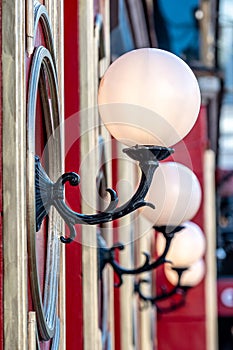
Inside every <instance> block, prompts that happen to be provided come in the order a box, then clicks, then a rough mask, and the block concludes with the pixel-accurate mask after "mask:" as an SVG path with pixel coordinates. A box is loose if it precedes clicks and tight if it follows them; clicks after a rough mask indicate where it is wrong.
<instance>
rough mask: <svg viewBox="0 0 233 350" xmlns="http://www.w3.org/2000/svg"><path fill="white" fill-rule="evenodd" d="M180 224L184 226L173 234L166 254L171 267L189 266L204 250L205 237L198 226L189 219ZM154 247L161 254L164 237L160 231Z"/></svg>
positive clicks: (200, 256) (199, 257)
mask: <svg viewBox="0 0 233 350" xmlns="http://www.w3.org/2000/svg"><path fill="white" fill-rule="evenodd" d="M182 226H184V228H183V229H182V230H181V231H179V232H177V233H176V234H175V236H174V238H173V239H172V242H171V245H170V248H169V251H168V253H167V256H166V259H167V260H169V261H171V262H172V266H173V267H189V266H190V265H192V264H193V263H194V262H196V261H197V260H199V259H201V258H202V256H203V255H204V252H205V237H204V234H203V232H202V230H201V229H200V227H199V226H198V225H196V224H195V223H193V222H191V221H188V222H185V223H183V224H182ZM156 247H157V252H158V254H159V255H161V254H162V252H163V250H164V247H165V238H164V236H163V235H162V234H161V233H159V234H158V237H157V242H156Z"/></svg>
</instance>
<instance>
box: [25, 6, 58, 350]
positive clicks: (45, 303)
mask: <svg viewBox="0 0 233 350" xmlns="http://www.w3.org/2000/svg"><path fill="white" fill-rule="evenodd" d="M40 13H41V11H38V12H37V15H39V14H40ZM42 13H43V18H45V11H44V9H43V11H42ZM38 22H39V19H37V21H36V23H37V24H38ZM47 31H48V32H49V28H47ZM48 38H49V37H48ZM51 45H52V43H51ZM47 84H48V86H49V89H50V97H51V101H52V104H51V106H49V101H48V97H47V90H46V85H47ZM38 91H39V92H40V95H41V100H42V106H43V113H44V119H45V125H46V135H47V139H49V138H50V136H51V135H53V134H54V130H55V129H56V128H57V127H58V126H59V125H60V122H61V121H60V114H59V99H58V87H57V73H56V68H55V62H54V60H53V57H52V56H51V54H50V52H49V50H48V49H46V48H45V47H43V46H40V47H37V48H36V49H35V52H34V55H33V61H32V65H31V71H30V79H29V89H28V105H27V113H28V121H27V132H28V135H27V147H28V153H27V190H28V193H27V203H28V204H27V212H28V223H27V225H28V254H29V268H30V282H31V291H32V301H33V306H34V309H35V311H36V315H37V324H38V329H39V335H40V339H43V340H49V339H52V338H54V336H55V335H56V333H57V331H56V320H57V298H58V275H59V258H60V244H59V243H60V242H59V239H58V237H59V235H60V228H58V225H59V221H57V218H56V215H57V213H56V212H55V211H54V210H53V211H52V212H51V217H50V220H49V223H48V232H47V251H46V264H45V265H46V266H45V282H44V285H45V287H44V290H43V291H42V290H41V287H40V281H39V274H38V261H37V243H36V228H35V211H36V210H35V207H36V205H35V197H36V194H35V177H34V167H35V165H34V154H35V135H36V101H37V95H38ZM50 109H52V113H51V110H50ZM60 145H61V138H60V136H59V137H58V136H57V139H56V140H54V141H52V142H51V144H50V146H49V149H48V155H49V157H50V158H52V159H53V161H52V162H51V164H50V167H49V171H50V173H52V174H53V176H54V175H55V176H56V172H57V170H59V169H61V159H60V155H61V149H60ZM57 168H58V169H57ZM58 327H59V326H58ZM56 342H57V341H56ZM54 344H55V343H54ZM56 348H57V346H56Z"/></svg>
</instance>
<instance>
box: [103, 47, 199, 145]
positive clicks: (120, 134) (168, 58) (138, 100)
mask: <svg viewBox="0 0 233 350" xmlns="http://www.w3.org/2000/svg"><path fill="white" fill-rule="evenodd" d="M98 106H99V113H100V116H101V118H102V120H103V123H104V124H105V126H106V128H107V129H108V130H109V132H110V133H111V134H112V136H113V137H114V138H116V139H117V140H118V141H120V142H121V143H123V144H125V145H127V146H134V145H136V144H138V145H157V146H163V147H169V146H171V145H174V144H176V143H177V142H179V141H180V140H181V139H182V138H183V137H184V136H185V135H187V134H188V132H189V131H190V130H191V128H192V127H193V125H194V123H195V121H196V119H197V116H198V113H199V109H200V90H199V86H198V82H197V79H196V78H195V76H194V74H193V72H192V70H191V69H190V68H189V66H188V65H187V64H186V63H185V62H184V61H183V60H182V59H180V58H179V57H177V56H176V55H174V54H172V53H170V52H168V51H164V50H160V49H156V48H142V49H137V50H133V51H130V52H128V53H126V54H124V55H122V56H120V57H119V58H118V59H116V60H115V61H114V62H113V63H112V64H111V65H110V66H109V68H108V69H107V71H106V72H105V74H104V76H103V78H102V80H101V82H100V86H99V94H98Z"/></svg>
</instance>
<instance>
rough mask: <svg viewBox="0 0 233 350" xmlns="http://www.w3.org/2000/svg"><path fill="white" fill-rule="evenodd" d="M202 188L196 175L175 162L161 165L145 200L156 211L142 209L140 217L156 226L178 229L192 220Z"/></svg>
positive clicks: (198, 205) (146, 208)
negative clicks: (152, 205) (183, 223)
mask: <svg viewBox="0 0 233 350" xmlns="http://www.w3.org/2000/svg"><path fill="white" fill-rule="evenodd" d="M201 197H202V193H201V186H200V183H199V181H198V178H197V177H196V175H195V174H194V173H193V172H192V171H191V170H190V169H189V168H187V167H186V166H184V165H182V164H180V163H176V162H166V163H160V165H159V167H158V168H157V170H156V172H155V174H154V177H153V180H152V183H151V186H150V190H149V192H148V193H147V196H146V198H145V199H146V200H147V201H148V202H150V203H152V204H154V205H155V209H152V208H150V207H145V208H143V209H142V214H143V215H144V216H145V217H146V218H147V219H148V220H149V221H150V222H151V223H152V224H153V225H155V226H174V227H176V226H178V225H180V224H181V223H182V222H184V221H188V220H191V219H192V218H193V217H194V216H195V214H196V213H197V211H198V209H199V207H200V204H201Z"/></svg>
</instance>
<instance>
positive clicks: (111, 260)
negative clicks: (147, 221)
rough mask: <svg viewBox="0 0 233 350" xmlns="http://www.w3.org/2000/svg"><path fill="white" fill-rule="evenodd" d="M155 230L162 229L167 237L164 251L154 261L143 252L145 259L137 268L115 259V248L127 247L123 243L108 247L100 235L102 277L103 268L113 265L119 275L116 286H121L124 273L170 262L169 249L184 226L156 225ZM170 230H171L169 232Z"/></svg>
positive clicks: (146, 270) (145, 269)
mask: <svg viewBox="0 0 233 350" xmlns="http://www.w3.org/2000/svg"><path fill="white" fill-rule="evenodd" d="M154 228H155V230H157V231H160V232H161V233H162V235H163V236H164V239H165V242H166V243H165V245H164V247H163V252H161V254H160V256H159V257H158V258H157V259H156V260H155V261H153V262H151V261H150V255H149V254H148V253H145V252H144V253H143V254H144V255H145V261H144V263H143V265H142V266H139V267H137V268H135V269H127V268H124V267H122V266H120V264H119V263H118V262H117V261H116V260H115V250H116V249H118V250H123V249H124V248H125V247H124V245H123V244H121V243H117V244H114V245H113V246H112V247H111V248H108V247H107V246H106V244H105V241H104V240H103V239H102V237H101V236H99V237H98V240H99V241H98V249H99V267H100V268H99V273H100V277H101V274H102V272H103V269H104V268H105V266H106V265H107V264H109V265H111V266H112V268H113V270H114V272H115V273H116V274H117V276H118V283H117V284H115V286H116V287H120V286H121V285H122V283H123V279H122V276H123V275H137V274H140V273H143V272H148V271H151V270H154V269H156V268H157V267H159V266H161V265H163V264H165V263H166V262H169V260H167V259H166V256H167V253H168V251H169V248H170V245H171V241H172V239H173V237H174V235H175V234H176V233H177V232H179V231H181V230H182V229H183V227H182V226H178V227H175V228H170V227H169V228H168V227H167V226H161V227H154ZM167 231H169V232H167Z"/></svg>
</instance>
